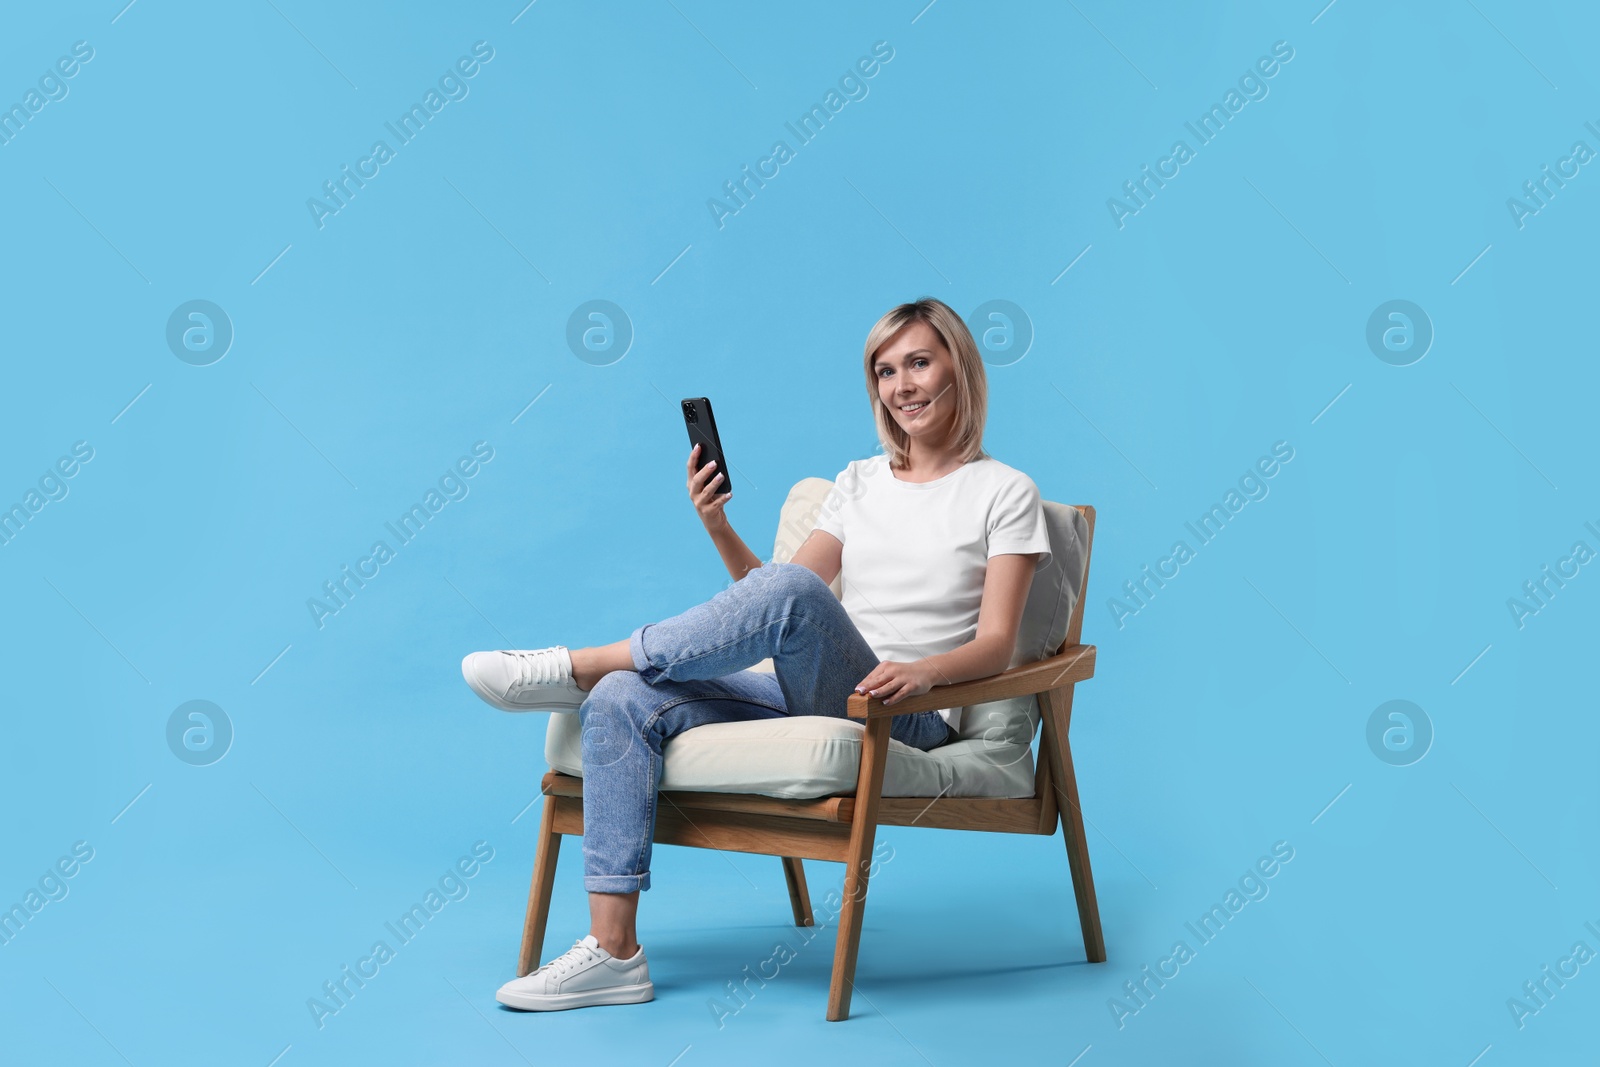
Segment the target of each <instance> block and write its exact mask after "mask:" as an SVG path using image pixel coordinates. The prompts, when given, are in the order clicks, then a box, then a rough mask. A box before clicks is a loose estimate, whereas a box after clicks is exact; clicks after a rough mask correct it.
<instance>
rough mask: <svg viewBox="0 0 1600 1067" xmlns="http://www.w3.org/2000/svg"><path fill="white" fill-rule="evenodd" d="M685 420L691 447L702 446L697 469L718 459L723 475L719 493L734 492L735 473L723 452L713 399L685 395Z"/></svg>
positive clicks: (718, 465)
mask: <svg viewBox="0 0 1600 1067" xmlns="http://www.w3.org/2000/svg"><path fill="white" fill-rule="evenodd" d="M683 422H684V425H685V426H687V427H688V428H689V447H690V448H691V449H692V448H693V447H694V446H695V445H699V446H700V462H699V463H698V464H697V465H696V466H695V470H696V471H700V470H703V469H704V468H705V465H706V464H707V463H710V462H711V461H712V460H716V461H717V471H718V473H720V474H721V475H722V481H720V482H718V483H717V495H721V494H723V493H731V492H733V475H731V474H729V473H728V457H726V456H724V455H723V454H722V438H721V437H719V436H718V435H717V417H716V416H715V415H713V414H712V413H711V401H710V400H709V399H707V398H706V397H703V396H687V397H684V398H683ZM712 477H713V478H715V477H716V475H715V474H713V475H712Z"/></svg>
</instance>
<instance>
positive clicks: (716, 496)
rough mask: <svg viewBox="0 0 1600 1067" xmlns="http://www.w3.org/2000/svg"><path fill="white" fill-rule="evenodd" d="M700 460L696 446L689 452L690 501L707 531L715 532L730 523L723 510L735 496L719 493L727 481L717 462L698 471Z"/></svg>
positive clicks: (708, 464) (698, 449)
mask: <svg viewBox="0 0 1600 1067" xmlns="http://www.w3.org/2000/svg"><path fill="white" fill-rule="evenodd" d="M699 458H700V446H699V445H695V446H694V447H693V448H691V449H690V450H689V463H688V470H689V500H690V501H691V502H693V504H694V509H695V511H697V512H698V513H699V515H700V521H701V522H703V523H705V525H706V529H708V530H714V529H716V528H717V527H718V526H721V525H722V524H724V523H726V522H727V521H728V516H727V515H725V514H723V511H722V509H723V507H724V505H726V504H727V503H728V501H730V500H732V499H733V494H732V493H721V492H718V490H717V487H718V486H719V485H720V484H721V483H722V482H724V481H726V480H727V479H726V478H724V477H723V476H722V472H721V471H719V470H718V469H717V462H716V460H712V461H711V462H710V463H707V464H706V465H705V466H704V467H701V468H699V469H698V470H696V469H695V464H696V463H697V462H698V461H699Z"/></svg>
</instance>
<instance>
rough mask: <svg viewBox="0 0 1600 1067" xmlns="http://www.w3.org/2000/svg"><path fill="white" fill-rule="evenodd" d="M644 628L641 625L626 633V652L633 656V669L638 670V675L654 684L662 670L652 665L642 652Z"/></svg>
mask: <svg viewBox="0 0 1600 1067" xmlns="http://www.w3.org/2000/svg"><path fill="white" fill-rule="evenodd" d="M646 625H649V624H648V623H647V624H646ZM644 630H645V628H644V626H641V627H639V628H638V629H636V630H634V631H633V633H631V634H629V635H628V654H629V655H630V656H632V657H633V669H634V670H636V671H638V672H639V677H641V678H643V679H644V680H645V681H647V682H650V683H651V684H654V683H655V681H656V680H657V679H658V678H660V677H661V674H662V671H661V669H660V668H659V667H655V666H652V665H651V663H650V657H649V656H647V655H645V653H644Z"/></svg>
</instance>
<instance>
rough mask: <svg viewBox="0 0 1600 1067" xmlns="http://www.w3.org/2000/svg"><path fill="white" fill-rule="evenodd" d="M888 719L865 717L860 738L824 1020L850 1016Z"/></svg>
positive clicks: (887, 735) (886, 756)
mask: <svg viewBox="0 0 1600 1067" xmlns="http://www.w3.org/2000/svg"><path fill="white" fill-rule="evenodd" d="M892 721H893V720H892V719H888V718H877V719H868V720H867V723H866V729H865V730H864V731H863V732H862V736H861V769H860V771H859V772H858V774H857V775H856V807H855V817H854V819H853V820H852V821H851V823H850V848H849V855H848V856H847V857H846V859H845V869H844V905H843V908H842V909H841V911H840V913H839V933H838V937H837V940H836V941H835V942H834V949H833V981H832V983H831V984H830V985H829V987H828V1021H829V1022H838V1021H839V1020H841V1019H848V1018H849V1017H850V991H851V988H852V986H853V984H854V982H855V977H856V950H857V949H859V948H860V947H861V916H862V913H863V912H864V911H865V910H866V907H867V871H868V869H869V867H870V866H871V863H872V840H873V838H874V837H875V836H877V831H878V799H879V797H880V795H881V794H882V793H883V769H884V766H885V764H886V762H887V760H888V758H889V724H890V723H891V722H892Z"/></svg>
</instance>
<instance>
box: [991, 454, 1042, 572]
mask: <svg viewBox="0 0 1600 1067" xmlns="http://www.w3.org/2000/svg"><path fill="white" fill-rule="evenodd" d="M988 536H989V540H988V552H987V555H989V556H998V555H1002V554H1005V553H1018V554H1026V553H1029V552H1038V553H1039V554H1040V555H1039V561H1038V563H1037V564H1035V565H1034V570H1035V571H1040V570H1043V569H1044V568H1045V567H1046V566H1047V565H1048V564H1049V562H1050V530H1049V528H1048V527H1047V526H1046V525H1045V521H1044V504H1043V502H1042V501H1041V499H1040V497H1039V487H1038V486H1036V485H1034V484H1033V479H1032V478H1029V477H1028V476H1027V475H1026V474H1020V473H1019V474H1018V475H1017V476H1016V477H1015V478H1013V479H1011V480H1010V481H1008V482H1006V483H1005V484H1004V485H1003V486H1002V487H1001V489H1000V492H999V494H998V495H997V496H996V497H995V501H994V503H993V504H992V505H991V506H990V508H989V529H988Z"/></svg>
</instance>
